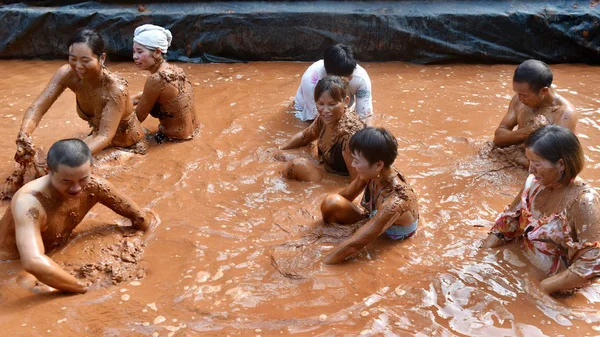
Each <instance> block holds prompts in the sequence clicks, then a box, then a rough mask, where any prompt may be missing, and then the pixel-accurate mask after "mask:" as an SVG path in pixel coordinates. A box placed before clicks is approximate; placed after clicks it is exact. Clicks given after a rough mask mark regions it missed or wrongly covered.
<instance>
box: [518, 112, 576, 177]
mask: <svg viewBox="0 0 600 337" xmlns="http://www.w3.org/2000/svg"><path fill="white" fill-rule="evenodd" d="M525 147H526V148H528V149H529V150H530V151H533V152H534V153H535V154H537V155H538V156H540V157H542V158H544V159H546V160H548V161H549V162H551V163H552V164H556V163H557V162H558V161H559V160H560V159H562V160H563V162H564V163H565V172H564V174H563V176H562V177H561V179H560V180H559V181H558V182H559V183H568V182H569V181H571V180H572V179H575V177H577V175H578V174H579V173H581V170H583V166H584V165H585V157H584V154H583V148H582V147H581V143H580V142H579V138H577V136H576V135H575V134H574V133H573V132H572V131H571V130H569V129H567V128H565V127H564V126H560V125H555V124H553V125H546V126H544V127H541V128H539V129H537V130H535V131H534V132H532V133H531V134H530V135H529V137H527V140H525Z"/></svg>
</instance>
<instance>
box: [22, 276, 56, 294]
mask: <svg viewBox="0 0 600 337" xmlns="http://www.w3.org/2000/svg"><path fill="white" fill-rule="evenodd" d="M17 284H18V285H20V286H21V287H22V288H24V289H27V290H29V291H31V292H33V293H36V294H45V293H51V292H57V291H58V290H56V289H54V288H52V287H50V286H47V285H45V284H43V283H41V282H40V281H38V279H36V278H35V276H33V275H31V274H29V273H28V272H26V271H24V270H21V271H20V272H19V274H18V276H17Z"/></svg>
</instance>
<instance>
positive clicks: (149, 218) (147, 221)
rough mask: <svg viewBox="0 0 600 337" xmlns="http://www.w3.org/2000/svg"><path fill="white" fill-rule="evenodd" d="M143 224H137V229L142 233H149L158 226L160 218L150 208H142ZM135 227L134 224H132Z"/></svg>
mask: <svg viewBox="0 0 600 337" xmlns="http://www.w3.org/2000/svg"><path fill="white" fill-rule="evenodd" d="M143 212H144V222H143V223H141V224H139V225H138V227H139V228H140V229H141V230H143V231H144V232H150V231H152V230H154V228H156V226H158V225H159V224H160V218H159V217H158V214H156V213H155V212H154V211H153V210H151V209H150V208H144V209H143ZM134 225H135V224H134Z"/></svg>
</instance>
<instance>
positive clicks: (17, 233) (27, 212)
mask: <svg viewBox="0 0 600 337" xmlns="http://www.w3.org/2000/svg"><path fill="white" fill-rule="evenodd" d="M91 164H92V153H91V151H90V149H89V147H88V146H87V145H86V144H85V143H84V142H83V141H81V140H79V139H66V140H61V141H58V142H56V143H54V145H52V147H51V148H50V150H49V151H48V164H47V165H48V169H49V174H48V175H46V176H44V177H41V178H38V179H36V180H33V181H31V182H29V183H28V184H26V185H25V186H23V187H22V188H21V189H19V190H18V191H17V193H16V194H15V196H14V198H13V199H12V202H11V207H10V208H9V209H8V210H7V211H6V213H5V214H4V216H3V217H2V219H1V220H0V260H16V259H19V258H20V259H21V263H22V265H23V268H24V269H25V271H26V272H27V273H29V274H31V275H33V276H34V277H35V278H36V279H37V280H38V281H39V282H42V283H44V284H46V285H48V286H50V287H52V288H55V289H58V290H62V291H65V292H71V293H85V292H86V291H87V286H86V285H85V284H82V283H81V282H80V281H78V280H77V279H76V278H75V277H73V276H72V275H70V274H68V273H67V272H65V271H64V270H63V269H61V268H60V267H59V266H58V265H57V264H56V263H55V262H54V261H53V260H52V259H50V258H49V257H48V256H47V255H46V252H47V251H48V250H50V249H52V248H54V247H57V246H59V245H62V244H64V243H65V242H66V241H67V240H68V238H69V236H70V235H71V232H72V231H73V230H74V229H75V227H77V225H78V224H79V223H80V222H81V221H82V220H83V218H84V217H85V215H86V214H87V213H88V212H89V211H90V209H91V208H92V207H94V205H96V204H97V203H101V204H103V205H105V206H106V207H108V208H110V209H111V210H113V211H114V212H116V213H118V214H119V215H122V216H124V217H126V218H128V219H130V220H131V223H132V225H133V226H134V227H137V228H139V229H141V230H143V231H147V230H148V229H150V228H151V227H153V226H154V225H155V224H156V221H157V218H156V216H155V215H154V213H153V212H152V211H150V210H142V209H141V208H140V207H139V206H137V205H136V204H135V203H134V202H133V201H132V200H131V199H129V198H128V197H127V196H125V195H123V194H122V193H121V192H119V191H118V190H117V189H116V188H115V187H114V186H113V185H112V184H111V183H110V182H108V181H106V180H104V179H102V178H100V177H97V176H94V175H92V174H91ZM26 277H30V275H28V276H26ZM26 277H25V278H26Z"/></svg>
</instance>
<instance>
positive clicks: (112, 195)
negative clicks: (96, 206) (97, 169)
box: [93, 176, 152, 231]
mask: <svg viewBox="0 0 600 337" xmlns="http://www.w3.org/2000/svg"><path fill="white" fill-rule="evenodd" d="M93 179H94V182H95V184H96V187H95V189H96V193H97V196H98V202H99V203H101V204H102V205H104V206H106V207H108V208H110V209H111V210H112V211H113V212H115V213H117V214H119V215H121V216H123V217H126V218H128V219H129V220H131V224H132V225H133V226H134V227H136V228H139V229H141V230H143V231H146V230H148V229H149V227H150V222H151V220H152V217H151V214H149V212H146V211H144V210H142V209H141V208H140V207H139V206H138V205H137V204H136V203H135V202H134V201H133V200H131V198H129V197H128V196H126V195H125V194H123V193H122V192H121V191H119V190H118V189H117V188H116V187H115V186H114V185H113V184H111V183H110V182H109V181H108V180H105V179H102V178H100V177H96V176H94V177H93Z"/></svg>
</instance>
